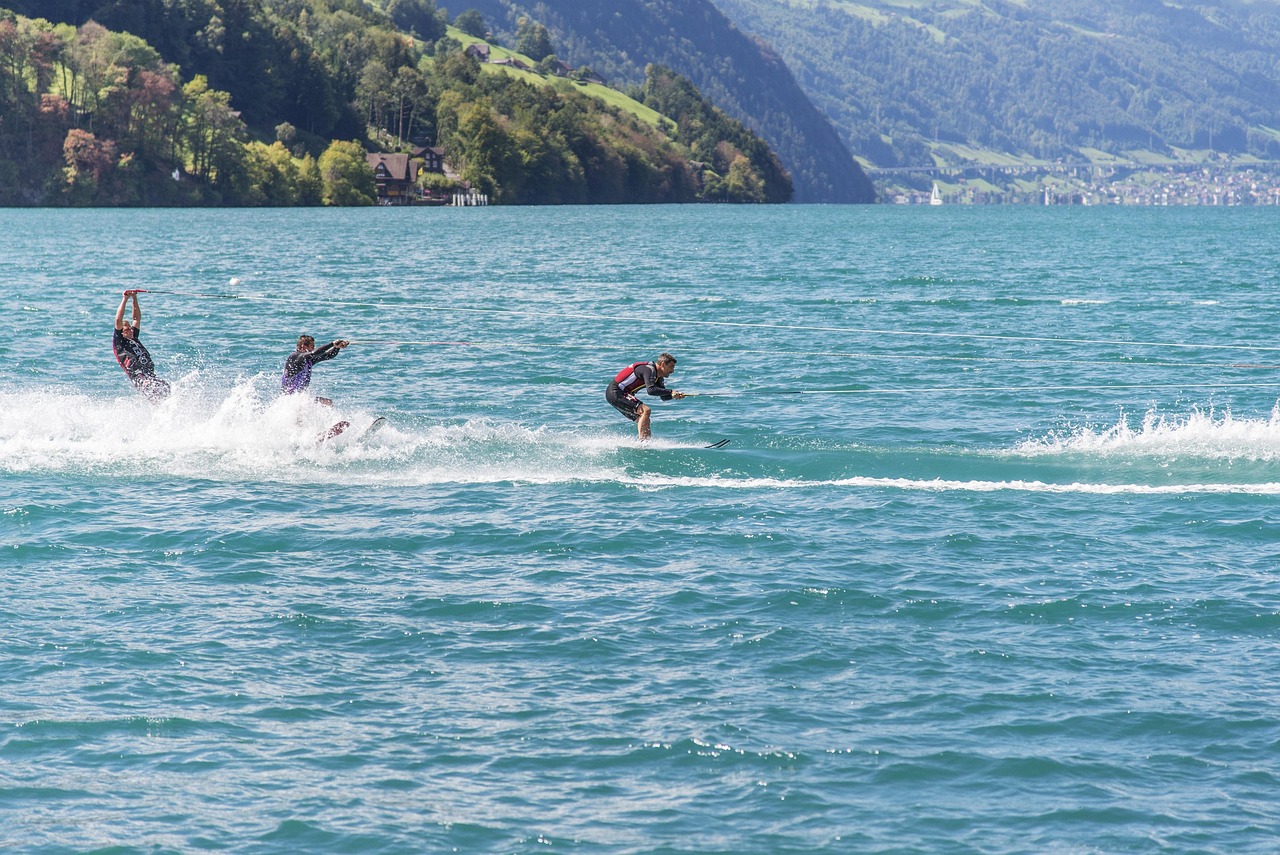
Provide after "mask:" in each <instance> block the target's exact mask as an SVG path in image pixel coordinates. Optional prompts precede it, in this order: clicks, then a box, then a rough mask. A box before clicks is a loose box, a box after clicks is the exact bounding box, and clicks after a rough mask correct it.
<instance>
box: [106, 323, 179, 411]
mask: <svg viewBox="0 0 1280 855" xmlns="http://www.w3.org/2000/svg"><path fill="white" fill-rule="evenodd" d="M141 336H142V330H141V329H138V328H136V327H135V328H134V330H133V338H131V339H129V338H125V337H124V333H122V332H120V330H115V334H114V335H112V336H111V352H112V353H114V354H115V357H116V362H119V363H120V367H121V368H123V369H124V373H125V375H126V376H127V377H128V378H129V379H130V380H131V381H133V385H134V387H135V388H137V389H138V391H140V392H142V394H144V395H146V396H147V397H148V398H151V399H152V400H157V399H160V398H164V397H165V396H167V395H168V394H169V384H168V383H166V382H165V381H163V380H161V379H159V378H158V377H156V366H155V363H154V362H152V361H151V354H150V353H148V352H147V349H146V347H144V346H143V344H142V342H141V341H139V339H140V337H141Z"/></svg>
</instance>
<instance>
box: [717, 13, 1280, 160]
mask: <svg viewBox="0 0 1280 855" xmlns="http://www.w3.org/2000/svg"><path fill="white" fill-rule="evenodd" d="M716 2H717V3H718V5H720V6H721V8H723V9H724V10H725V12H726V13H727V14H729V15H730V17H732V18H733V19H734V20H735V21H737V22H738V24H739V25H740V26H742V27H744V28H747V29H750V30H751V31H753V32H756V33H758V34H760V35H761V36H763V37H765V38H767V39H768V40H769V42H770V43H771V44H772V45H773V46H774V47H775V48H776V49H777V50H778V51H779V52H780V53H781V54H782V55H783V57H785V59H786V61H787V63H788V64H789V65H790V66H791V68H792V69H793V70H794V71H795V73H796V76H797V78H798V79H799V81H800V82H801V84H802V86H803V87H804V89H805V90H806V92H807V93H808V94H809V95H810V97H812V98H813V100H814V102H815V103H816V104H817V105H818V106H819V107H820V108H821V109H822V110H823V111H824V112H825V113H826V114H827V115H828V116H829V117H830V118H831V120H832V122H834V123H835V125H836V126H837V127H838V128H839V129H840V131H841V132H842V133H843V134H844V137H845V140H846V141H847V142H848V144H849V145H850V146H851V147H852V148H853V149H854V151H855V152H856V153H857V154H859V155H860V156H862V157H865V158H867V159H868V160H869V161H871V162H872V163H874V164H875V165H876V166H880V167H885V166H903V165H921V164H926V165H933V164H934V162H935V155H936V156H940V157H942V158H944V159H946V158H948V157H950V158H954V157H955V152H956V151H957V149H956V148H955V147H952V148H949V149H948V150H947V151H946V152H945V153H941V152H940V151H939V146H938V144H939V143H942V144H946V143H958V144H961V145H963V146H969V147H971V148H974V149H985V150H986V152H987V155H983V153H982V152H975V153H974V155H973V156H974V157H975V158H980V157H983V156H990V154H991V153H1009V154H1013V155H1016V156H1022V157H1030V158H1042V159H1054V158H1073V157H1075V156H1079V155H1081V153H1082V152H1087V151H1088V150H1093V149H1098V150H1102V151H1104V152H1109V153H1113V154H1115V153H1125V152H1150V153H1155V154H1158V155H1161V156H1169V157H1180V156H1186V152H1187V150H1200V151H1202V152H1204V151H1208V152H1219V153H1230V154H1237V155H1256V156H1259V157H1264V158H1276V157H1280V130H1278V129H1280V64H1278V63H1277V57H1280V9H1278V7H1277V5H1276V4H1275V3H1270V2H1253V3H1246V2H1235V3H1231V2H1222V0H1216V2H1215V0H1209V2H1200V3H1196V4H1193V5H1191V4H1174V3H1169V2H1160V0H1035V2H1031V3H1023V2H1001V0H860V2H845V0H819V2H817V3H814V2H810V0H716Z"/></svg>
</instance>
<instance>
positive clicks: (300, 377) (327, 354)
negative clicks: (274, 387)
mask: <svg viewBox="0 0 1280 855" xmlns="http://www.w3.org/2000/svg"><path fill="white" fill-rule="evenodd" d="M337 344H338V343H337V342H336V341H331V342H329V343H328V344H326V345H325V346H324V347H318V348H316V349H315V350H313V351H310V352H307V351H304V350H295V351H294V352H293V353H291V354H289V358H288V359H286V360H285V361H284V374H282V375H280V388H281V389H283V390H284V392H285V394H287V395H292V394H294V393H296V392H305V391H306V389H307V387H308V386H310V385H311V366H313V365H315V364H316V363H317V362H324V361H325V360H326V359H333V358H334V357H335V356H337V355H338V351H339V350H341V348H339V347H338V346H337Z"/></svg>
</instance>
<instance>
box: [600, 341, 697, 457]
mask: <svg viewBox="0 0 1280 855" xmlns="http://www.w3.org/2000/svg"><path fill="white" fill-rule="evenodd" d="M675 370H676V358H675V357H674V356H672V355H671V354H669V353H664V354H662V355H660V356H659V357H658V358H657V360H656V361H654V362H636V363H634V364H632V365H628V366H627V367H626V368H624V369H622V370H621V371H619V372H618V376H616V377H614V378H613V380H611V381H609V388H607V389H605V390H604V399H605V400H606V401H608V402H609V403H610V404H612V405H613V407H614V409H616V410H617V411H618V412H620V413H622V414H623V415H624V416H626V417H627V418H629V419H631V421H633V422H635V423H636V430H637V431H639V433H640V439H641V440H646V439H648V438H649V437H650V435H651V433H650V430H649V417H650V415H651V414H652V412H653V411H652V410H650V409H649V407H648V405H646V404H642V403H640V399H639V398H637V397H636V396H635V392H636V391H637V390H639V389H640V387H641V386H643V387H644V389H645V391H646V392H648V393H649V394H650V395H657V396H658V397H659V398H661V399H662V400H664V401H670V400H671V399H672V398H675V399H676V400H679V399H680V398H683V397H684V393H683V392H677V391H675V390H674V389H668V388H667V387H666V385H665V384H664V383H663V381H664V380H666V379H667V378H668V377H670V376H671V372H673V371H675Z"/></svg>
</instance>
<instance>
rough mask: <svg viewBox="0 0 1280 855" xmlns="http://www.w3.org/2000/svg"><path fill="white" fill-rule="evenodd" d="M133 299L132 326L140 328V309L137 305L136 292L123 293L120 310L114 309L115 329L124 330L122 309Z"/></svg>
mask: <svg viewBox="0 0 1280 855" xmlns="http://www.w3.org/2000/svg"><path fill="white" fill-rule="evenodd" d="M130 297H132V298H133V324H132V325H133V326H134V327H140V326H142V308H141V307H140V306H139V305H138V292H137V291H125V292H124V296H123V297H121V298H120V308H118V309H116V329H118V330H122V329H124V307H125V305H126V304H128V302H129V298H130Z"/></svg>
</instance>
